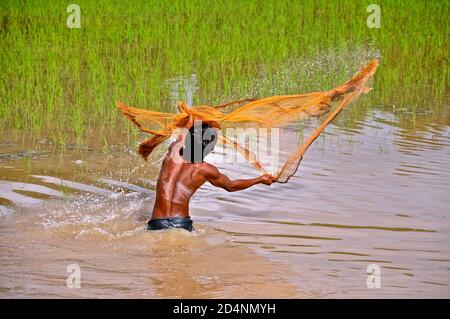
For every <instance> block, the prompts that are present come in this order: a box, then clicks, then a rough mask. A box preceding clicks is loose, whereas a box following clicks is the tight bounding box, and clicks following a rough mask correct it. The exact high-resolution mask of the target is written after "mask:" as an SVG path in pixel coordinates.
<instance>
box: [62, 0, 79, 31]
mask: <svg viewBox="0 0 450 319" xmlns="http://www.w3.org/2000/svg"><path fill="white" fill-rule="evenodd" d="M66 11H67V13H70V15H69V16H68V17H67V20H66V25H67V27H68V28H69V29H80V28H81V9H80V6H79V5H78V4H74V3H72V4H69V5H68V6H67V8H66Z"/></svg>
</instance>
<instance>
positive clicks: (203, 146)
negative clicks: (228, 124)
mask: <svg viewBox="0 0 450 319" xmlns="http://www.w3.org/2000/svg"><path fill="white" fill-rule="evenodd" d="M216 143H217V131H216V130H215V129H213V128H212V127H211V126H210V125H208V124H205V123H200V122H196V123H195V124H194V125H193V126H192V127H191V128H190V129H189V134H188V135H187V136H186V140H185V142H184V147H183V148H182V149H181V150H180V155H181V156H182V157H183V159H184V160H185V162H187V163H202V162H203V159H204V158H205V156H206V155H208V154H209V153H210V152H211V151H212V150H213V149H214V146H216ZM200 150H201V151H200Z"/></svg>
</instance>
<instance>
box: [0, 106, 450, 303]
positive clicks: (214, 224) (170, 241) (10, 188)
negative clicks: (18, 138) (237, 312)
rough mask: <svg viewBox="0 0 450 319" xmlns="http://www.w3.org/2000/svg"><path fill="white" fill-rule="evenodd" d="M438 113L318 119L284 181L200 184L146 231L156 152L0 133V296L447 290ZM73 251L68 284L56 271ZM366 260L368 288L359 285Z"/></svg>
mask: <svg viewBox="0 0 450 319" xmlns="http://www.w3.org/2000/svg"><path fill="white" fill-rule="evenodd" d="M445 114H446V113H445ZM445 114H444V115H442V114H441V115H440V116H437V117H435V118H432V119H429V118H425V117H424V118H420V117H418V116H417V117H416V118H415V119H414V121H415V125H414V126H411V125H410V121H408V120H407V119H405V118H400V120H398V119H397V118H398V117H394V116H393V115H392V114H389V113H382V112H379V111H375V112H374V113H373V114H371V115H369V116H367V118H365V119H357V120H355V121H354V122H352V124H351V125H344V127H342V126H333V127H330V128H329V129H328V131H327V133H326V135H325V136H324V137H323V138H320V139H319V140H317V143H316V144H315V145H313V146H312V148H311V149H310V151H309V152H308V153H307V154H306V156H305V158H304V160H303V162H302V165H301V167H300V169H299V171H298V173H297V175H296V176H295V177H294V178H292V179H291V181H290V182H289V183H288V184H283V185H278V184H277V185H272V186H271V187H270V188H267V187H265V186H256V187H255V188H252V189H249V190H246V191H243V192H239V193H227V192H225V191H222V190H218V189H216V188H214V187H212V186H211V185H205V186H204V187H202V189H201V190H200V191H199V192H198V194H196V195H195V196H194V198H193V200H192V210H191V215H192V216H193V219H194V221H195V222H196V229H197V230H196V232H194V233H187V232H185V231H170V232H156V233H150V232H146V231H145V220H146V219H147V218H148V217H149V213H150V211H151V207H152V203H153V197H154V183H155V177H156V174H157V172H158V169H159V166H158V160H159V158H160V157H161V154H155V156H154V158H153V162H150V163H143V162H142V161H141V160H140V159H139V158H137V157H136V156H135V155H134V154H133V152H130V147H129V146H126V145H122V144H116V146H115V148H113V149H112V150H111V152H110V153H108V155H107V156H105V155H104V154H103V153H101V152H100V151H95V149H96V148H94V149H91V150H86V151H81V152H80V151H77V150H65V151H64V152H63V153H61V152H59V151H56V152H55V150H52V149H51V147H50V146H48V145H41V146H39V147H32V148H36V150H35V151H36V152H29V150H28V148H24V146H23V145H21V144H19V143H15V142H11V141H9V140H5V141H0V142H1V144H0V153H1V154H0V155H1V156H0V173H1V176H0V211H1V222H0V245H1V248H0V269H1V271H0V296H2V297H10V296H14V297H33V296H34V297H36V296H44V297H51V296H58V297H118V296H121V297H144V298H145V297H151V298H152V297H153V298H154V297H172V298H176V297H194V298H195V297H199V298H200V297H213V298H216V297H322V298H324V297H325V298H326V297H345V296H347V297H394V296H405V297H431V296H433V297H448V296H449V295H450V272H449V269H450V248H449V246H448V239H449V235H450V223H449V215H448V207H449V204H450V200H449V197H448V192H449V189H450V187H449V186H450V167H449V165H448V159H449V155H450V135H449V133H450V126H449V125H450V121H449V117H448V116H446V115H445ZM30 149H31V148H30ZM23 154H46V156H45V157H44V156H39V157H28V158H24V157H23ZM80 160H81V161H83V163H85V164H83V165H79V164H77V163H81V162H79V161H80ZM214 160H215V158H214V156H211V157H210V158H209V161H212V162H214ZM218 165H219V166H220V167H221V169H223V170H224V171H226V172H227V173H228V174H229V175H230V176H231V177H241V178H243V177H251V176H254V175H255V172H254V170H252V169H251V168H250V166H247V165H246V164H243V165H239V166H236V165H235V166H232V165H230V164H221V163H219V164H218ZM73 263H76V264H79V265H80V267H81V271H82V279H81V285H82V288H81V289H68V288H66V285H65V284H66V278H67V275H68V273H67V272H66V267H67V266H68V265H69V264H73ZM373 263H375V264H378V265H379V266H380V267H381V271H382V273H381V279H382V288H380V289H369V288H367V286H366V279H367V274H366V269H367V266H368V265H370V264H373Z"/></svg>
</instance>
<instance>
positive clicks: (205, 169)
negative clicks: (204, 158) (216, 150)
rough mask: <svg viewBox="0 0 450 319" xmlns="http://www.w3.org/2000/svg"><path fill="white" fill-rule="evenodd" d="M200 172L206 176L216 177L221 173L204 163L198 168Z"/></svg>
mask: <svg viewBox="0 0 450 319" xmlns="http://www.w3.org/2000/svg"><path fill="white" fill-rule="evenodd" d="M198 171H199V172H200V173H201V174H202V175H205V176H211V175H216V174H218V173H219V170H218V169H217V167H215V166H214V165H212V164H209V163H207V162H203V163H201V164H200V165H199V166H198Z"/></svg>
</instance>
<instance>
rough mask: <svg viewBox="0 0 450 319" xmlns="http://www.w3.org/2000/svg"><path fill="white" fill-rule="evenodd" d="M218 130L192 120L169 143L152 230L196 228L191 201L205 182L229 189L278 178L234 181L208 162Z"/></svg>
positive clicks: (268, 176)
mask: <svg viewBox="0 0 450 319" xmlns="http://www.w3.org/2000/svg"><path fill="white" fill-rule="evenodd" d="M217 138H218V133H217V129H215V128H213V127H211V126H210V125H208V124H205V123H202V122H201V121H195V122H194V121H193V120H192V119H190V120H189V121H188V123H187V125H186V127H185V128H183V129H181V134H180V135H179V136H178V138H177V140H176V141H175V142H173V143H172V144H171V145H170V146H169V150H168V152H167V154H166V156H165V158H164V160H163V162H162V166H161V171H160V174H159V178H158V182H157V184H156V200H155V206H154V208H153V213H152V217H151V219H150V220H149V221H148V230H160V229H167V228H183V229H186V230H188V231H192V230H193V229H194V228H193V226H192V220H191V218H190V216H189V200H190V199H191V197H192V195H194V193H195V192H196V191H197V189H199V188H200V186H202V185H203V184H204V183H205V182H210V183H211V184H212V185H214V186H216V187H220V188H223V189H225V190H226V191H228V192H235V191H239V190H243V189H246V188H249V187H251V186H253V185H256V184H265V185H271V184H272V183H273V182H274V181H275V177H274V176H272V175H270V174H264V175H261V176H259V177H257V178H252V179H238V180H230V179H229V178H228V177H227V176H226V175H224V174H222V173H220V172H219V170H218V169H217V168H216V167H215V166H214V165H211V164H208V163H206V162H205V161H204V158H205V156H206V155H208V154H209V153H210V152H211V151H212V150H213V149H214V146H215V144H216V142H217Z"/></svg>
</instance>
